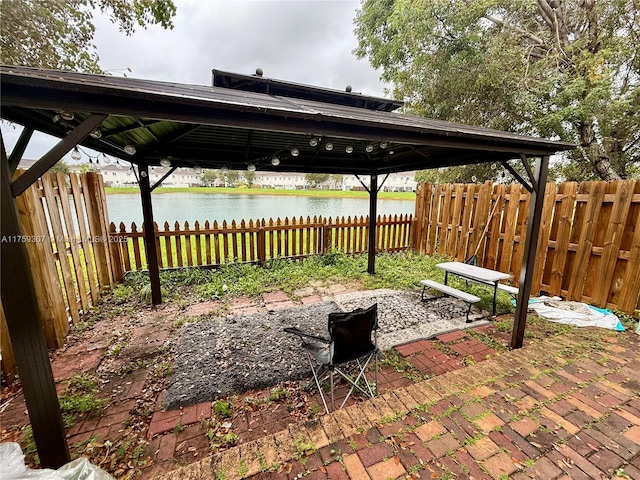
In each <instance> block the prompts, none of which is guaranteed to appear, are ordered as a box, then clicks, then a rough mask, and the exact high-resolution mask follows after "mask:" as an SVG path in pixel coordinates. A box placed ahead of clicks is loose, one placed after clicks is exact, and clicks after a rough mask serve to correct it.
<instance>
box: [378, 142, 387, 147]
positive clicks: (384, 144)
mask: <svg viewBox="0 0 640 480" xmlns="http://www.w3.org/2000/svg"><path fill="white" fill-rule="evenodd" d="M388 145H389V144H388V143H387V142H380V148H387V146H388Z"/></svg>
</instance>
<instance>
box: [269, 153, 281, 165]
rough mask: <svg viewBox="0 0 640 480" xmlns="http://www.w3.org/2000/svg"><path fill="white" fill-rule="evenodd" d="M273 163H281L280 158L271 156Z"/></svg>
mask: <svg viewBox="0 0 640 480" xmlns="http://www.w3.org/2000/svg"><path fill="white" fill-rule="evenodd" d="M271 165H273V166H274V167H277V166H278V165H280V159H279V158H278V157H276V156H275V155H274V156H273V157H271Z"/></svg>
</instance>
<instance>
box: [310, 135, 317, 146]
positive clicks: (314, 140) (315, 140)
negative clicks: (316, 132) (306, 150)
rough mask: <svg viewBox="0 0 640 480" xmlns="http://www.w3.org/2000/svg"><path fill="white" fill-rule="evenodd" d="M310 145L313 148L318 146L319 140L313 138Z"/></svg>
mask: <svg viewBox="0 0 640 480" xmlns="http://www.w3.org/2000/svg"><path fill="white" fill-rule="evenodd" d="M309 145H311V146H312V147H316V146H318V139H317V138H315V137H313V138H312V139H311V140H309Z"/></svg>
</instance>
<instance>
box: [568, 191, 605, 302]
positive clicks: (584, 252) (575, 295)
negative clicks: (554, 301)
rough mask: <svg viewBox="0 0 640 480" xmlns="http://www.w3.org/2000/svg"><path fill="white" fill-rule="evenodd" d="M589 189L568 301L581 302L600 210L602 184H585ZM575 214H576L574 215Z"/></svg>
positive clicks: (602, 194)
mask: <svg viewBox="0 0 640 480" xmlns="http://www.w3.org/2000/svg"><path fill="white" fill-rule="evenodd" d="M583 185H584V186H585V188H588V189H589V194H590V195H589V200H588V202H587V204H586V206H585V208H584V211H583V212H584V223H583V228H582V229H581V231H580V238H579V241H578V251H577V253H576V255H575V259H574V262H573V268H572V269H571V273H570V281H569V288H568V290H569V295H568V298H569V300H581V298H582V290H583V287H584V282H585V278H586V272H587V268H588V265H589V259H590V257H591V250H592V246H593V239H594V236H595V233H596V228H597V219H598V215H599V213H600V209H601V208H602V200H603V197H604V182H585V183H583ZM576 214H577V213H576Z"/></svg>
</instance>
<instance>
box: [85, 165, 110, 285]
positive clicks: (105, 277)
mask: <svg viewBox="0 0 640 480" xmlns="http://www.w3.org/2000/svg"><path fill="white" fill-rule="evenodd" d="M81 181H82V191H83V193H84V195H83V196H82V197H83V200H84V204H85V210H86V212H87V219H88V223H89V232H90V235H91V237H92V239H98V241H95V240H92V242H91V245H92V247H93V256H94V260H95V264H96V272H97V274H98V284H99V285H100V288H101V289H102V288H107V289H111V288H113V275H112V272H111V256H110V255H109V248H108V245H107V243H106V242H104V241H101V240H103V239H104V238H106V236H107V235H108V232H109V228H108V217H107V216H106V215H105V211H106V205H105V203H106V199H105V198H104V195H103V192H104V184H103V183H102V176H101V175H100V174H99V173H96V172H87V173H85V174H84V175H82V176H81Z"/></svg>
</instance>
